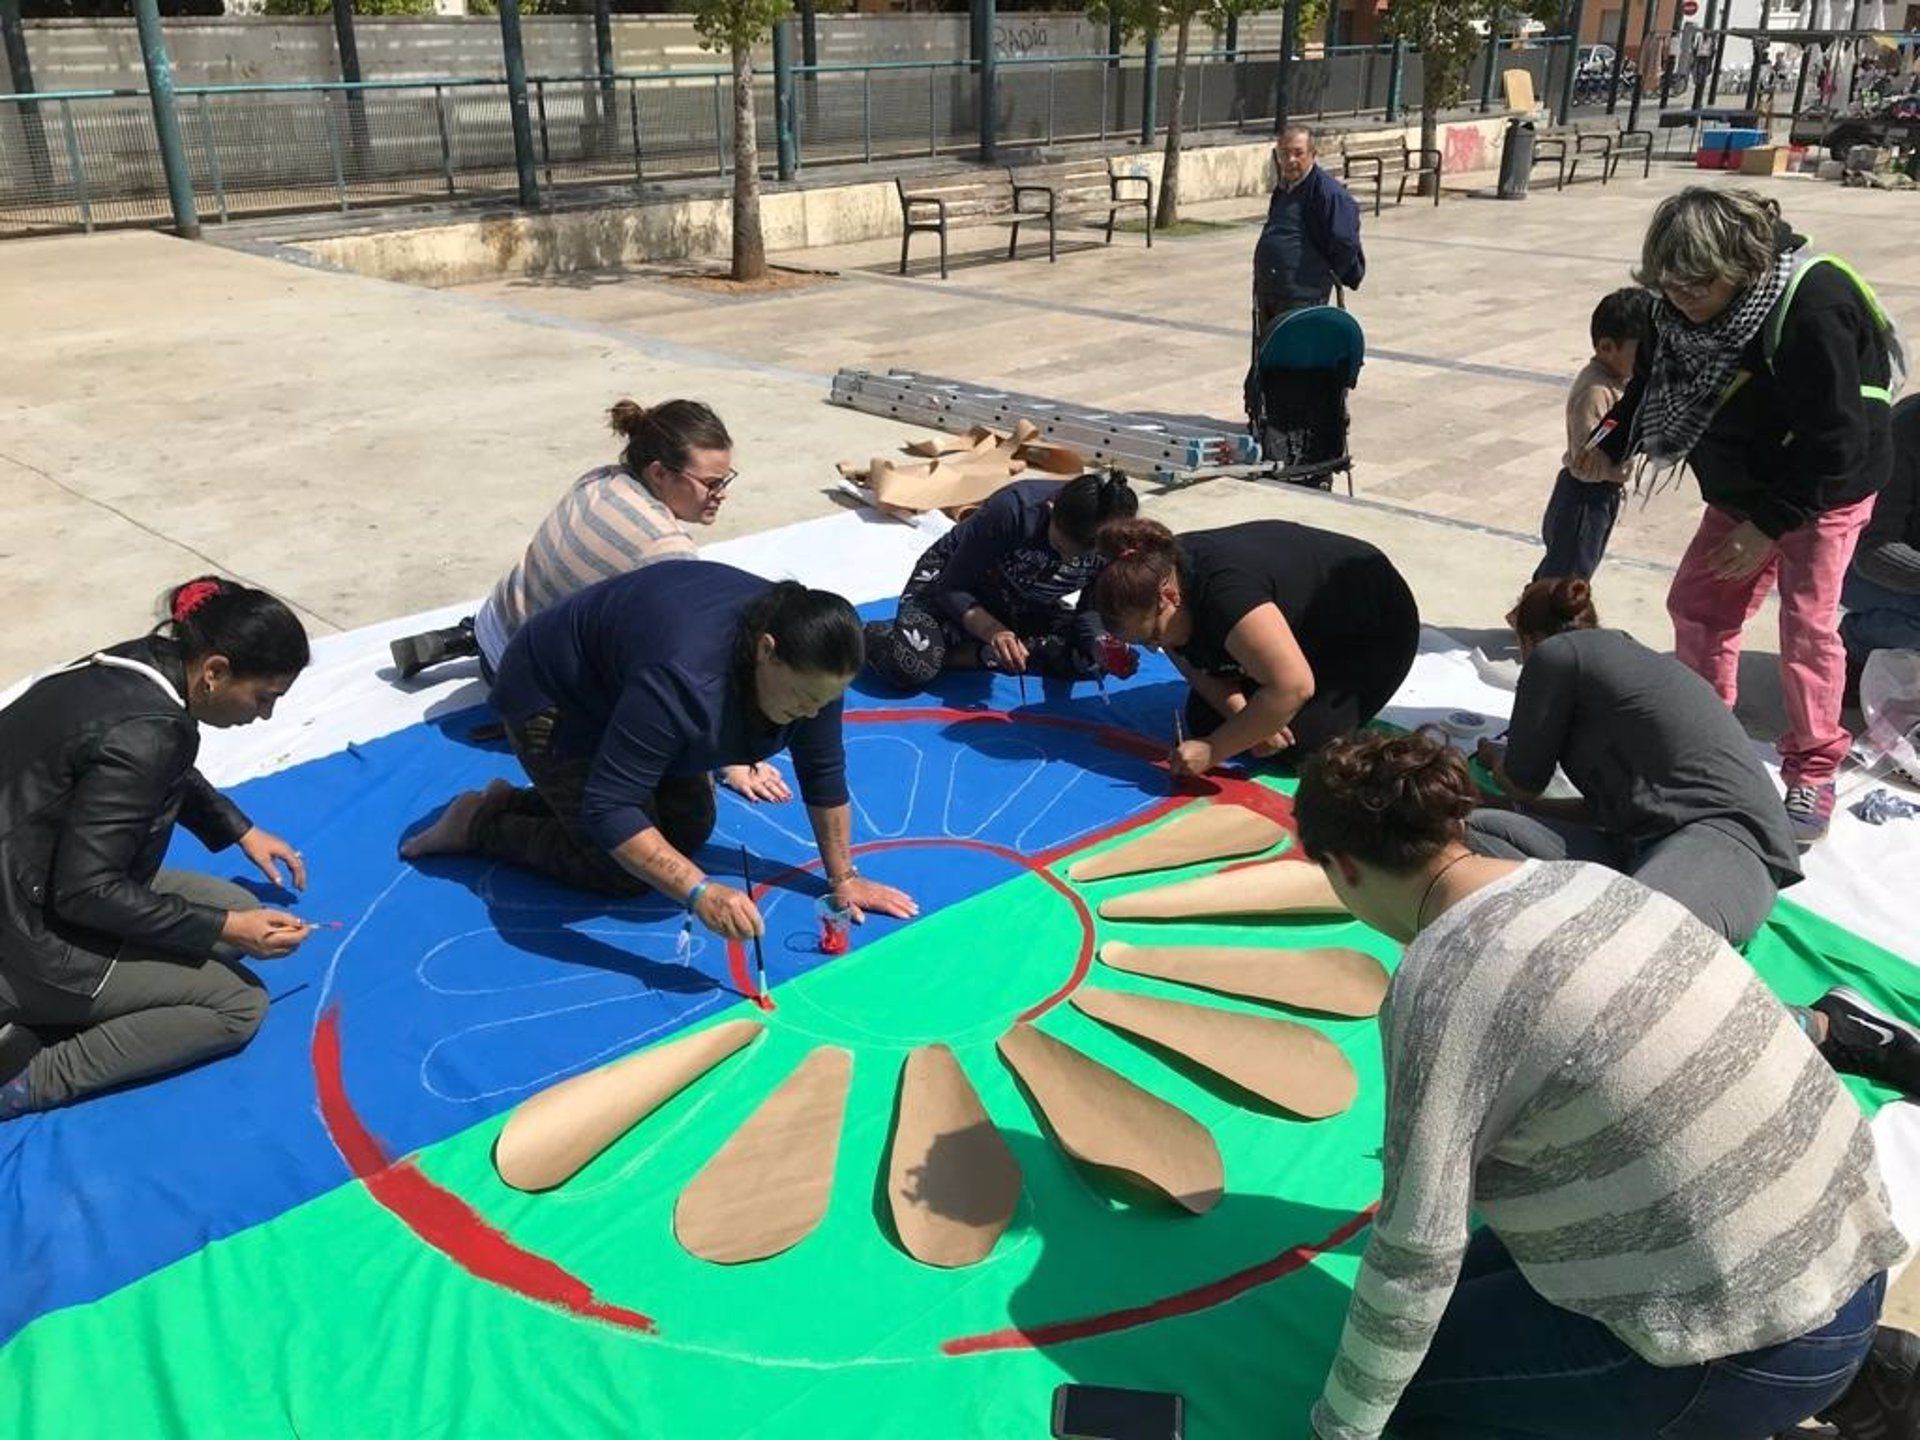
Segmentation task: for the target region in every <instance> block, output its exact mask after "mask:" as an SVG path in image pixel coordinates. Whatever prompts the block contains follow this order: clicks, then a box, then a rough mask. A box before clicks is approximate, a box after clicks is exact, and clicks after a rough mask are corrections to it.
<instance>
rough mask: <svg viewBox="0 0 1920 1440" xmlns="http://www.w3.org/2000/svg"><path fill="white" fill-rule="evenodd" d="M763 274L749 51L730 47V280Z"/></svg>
mask: <svg viewBox="0 0 1920 1440" xmlns="http://www.w3.org/2000/svg"><path fill="white" fill-rule="evenodd" d="M766 273H767V241H766V237H765V236H764V235H762V234H761V233H760V148H759V136H758V134H757V126H756V123H755V118H754V110H753V51H752V49H751V48H749V47H748V46H745V45H735V46H734V47H733V278H734V279H736V280H759V279H763V278H764V277H765V276H766Z"/></svg>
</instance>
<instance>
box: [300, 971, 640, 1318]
mask: <svg viewBox="0 0 1920 1440" xmlns="http://www.w3.org/2000/svg"><path fill="white" fill-rule="evenodd" d="M312 1059H313V1077H314V1086H315V1089H316V1090H317V1092H318V1094H319V1098H320V1119H321V1121H322V1123H324V1124H325V1125H326V1127H327V1134H328V1136H329V1137H330V1138H331V1139H332V1141H333V1144H334V1148H335V1149H336V1150H338V1151H339V1152H340V1156H341V1158H342V1159H344V1160H345V1161H346V1162H347V1168H348V1169H349V1170H351V1171H352V1172H353V1174H354V1177H355V1178H356V1179H358V1180H359V1181H360V1182H361V1183H362V1184H363V1185H365V1186H366V1187H367V1193H368V1194H369V1195H371V1196H372V1197H373V1198H374V1200H375V1202H376V1203H378V1204H379V1205H380V1207H381V1208H382V1209H384V1210H386V1211H388V1212H389V1213H391V1214H392V1215H393V1216H394V1217H395V1218H396V1219H397V1220H399V1221H400V1223H401V1224H403V1225H405V1226H406V1227H407V1228H408V1229H409V1230H411V1231H413V1233H414V1234H416V1235H418V1236H419V1237H420V1238H421V1239H422V1240H424V1241H425V1242H426V1243H427V1244H428V1245H429V1246H431V1247H432V1248H433V1249H435V1250H438V1251H439V1252H440V1253H441V1254H442V1255H445V1256H446V1257H447V1258H448V1259H449V1260H451V1261H453V1263H454V1264H456V1265H458V1266H459V1267H460V1268H461V1269H462V1270H465V1271H466V1272H467V1273H468V1274H469V1275H472V1276H473V1277H474V1278H475V1279H478V1280H484V1281H487V1282H489V1283H490V1284H494V1285H498V1286H499V1287H500V1288H501V1289H503V1290H508V1291H511V1292H512V1293H513V1294H516V1295H519V1296H522V1297H524V1298H526V1299H528V1300H532V1301H535V1302H537V1303H538V1304H541V1305H549V1306H552V1307H553V1308H554V1309H556V1310H564V1311H566V1312H567V1313H568V1314H571V1315H578V1316H581V1317H582V1318H584V1319H588V1320H603V1321H605V1322H606V1323H607V1324H609V1325H615V1326H618V1327H619V1328H620V1329H622V1330H634V1331H638V1332H639V1333H641V1334H643V1335H652V1334H655V1333H657V1330H658V1327H657V1326H655V1324H654V1323H653V1321H652V1320H651V1319H649V1318H648V1317H647V1316H645V1315H642V1314H641V1313H640V1312H639V1311H638V1310H628V1309H626V1308H624V1307H623V1306H619V1305H609V1304H607V1303H606V1302H604V1301H602V1300H597V1299H595V1298H594V1294H593V1291H592V1290H591V1289H590V1288H589V1287H588V1286H587V1283H586V1282H585V1281H584V1280H581V1279H579V1278H578V1277H576V1276H574V1275H572V1274H570V1273H568V1272H567V1271H566V1270H564V1269H562V1268H561V1267H560V1266H558V1265H556V1264H555V1263H554V1262H553V1261H551V1260H548V1259H547V1258H545V1257H544V1256H541V1255H535V1254H534V1253H533V1252H532V1251H530V1250H523V1249H521V1248H520V1247H519V1246H518V1245H516V1244H514V1243H513V1241H512V1240H510V1239H508V1238H507V1236H506V1235H505V1233H503V1232H502V1231H499V1230H496V1229H495V1228H494V1227H493V1226H491V1225H489V1224H488V1223H487V1222H486V1221H485V1220H484V1219H483V1218H481V1215H480V1213H479V1212H478V1211H477V1210H475V1209H474V1208H473V1207H472V1206H471V1205H469V1204H468V1203H467V1202H466V1201H465V1200H462V1199H461V1198H460V1197H459V1196H458V1195H455V1194H454V1193H453V1192H452V1191H450V1190H447V1189H445V1188H443V1187H442V1186H440V1185H438V1184H436V1183H435V1182H434V1181H432V1180H430V1179H428V1178H427V1175H426V1173H425V1172H424V1171H422V1170H421V1169H420V1167H419V1166H418V1165H417V1164H415V1163H414V1162H413V1161H412V1160H401V1161H399V1162H398V1163H395V1162H394V1161H392V1160H390V1159H388V1157H387V1152H386V1147H385V1146H384V1145H382V1144H381V1143H380V1141H379V1139H378V1138H377V1137H376V1136H375V1135H374V1133H373V1132H372V1131H371V1130H369V1129H368V1128H367V1126H366V1123H365V1122H364V1121H363V1120H361V1118H360V1115H359V1112H357V1111H356V1110H355V1109H354V1108H353V1102H352V1101H351V1100H350V1099H349V1098H348V1097H347V1086H346V1080H345V1077H344V1074H343V1072H342V1069H341V1064H340V1007H339V1005H338V1004H335V1005H331V1006H329V1007H328V1008H327V1011H326V1013H325V1014H324V1015H322V1016H321V1017H320V1021H319V1023H318V1024H317V1025H315V1026H314V1027H313V1052H312Z"/></svg>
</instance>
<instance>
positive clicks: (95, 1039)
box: [0, 870, 267, 1110]
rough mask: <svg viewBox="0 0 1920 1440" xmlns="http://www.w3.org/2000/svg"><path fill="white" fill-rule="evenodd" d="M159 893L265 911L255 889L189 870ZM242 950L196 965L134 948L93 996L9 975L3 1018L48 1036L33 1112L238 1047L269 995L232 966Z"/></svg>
mask: <svg viewBox="0 0 1920 1440" xmlns="http://www.w3.org/2000/svg"><path fill="white" fill-rule="evenodd" d="M153 889H155V890H161V891H165V892H167V893H168V894H172V895H178V896H180V897H181V898H182V899H185V900H190V901H192V902H193V903H194V904H196V905H209V906H212V907H214V908H215V909H220V910H257V909H258V908H259V906H260V901H259V899H258V898H257V897H256V896H255V895H254V894H253V893H252V892H251V891H248V890H243V889H241V888H240V887H239V886H238V885H235V884H232V883H230V882H229V881H226V880H216V879H214V878H213V877H212V876H211V875H197V874H193V873H191V872H188V871H182V870H163V871H161V872H160V873H159V874H158V875H156V876H155V877H154V880H153ZM239 953H240V952H239V951H237V950H235V949H234V948H233V947H231V946H229V945H223V944H216V945H215V946H214V948H213V953H212V954H211V955H208V956H205V957H203V958H201V959H198V960H196V959H193V958H191V957H188V956H184V955H173V954H167V953H163V952H161V951H158V950H152V949H146V948H143V947H141V946H140V945H138V944H135V943H132V942H129V943H127V944H126V945H123V946H122V947H121V949H120V953H119V955H118V957H117V958H116V959H115V960H114V963H113V969H112V970H110V971H109V972H108V973H107V980H106V983H105V984H104V985H102V986H101V987H100V993H99V994H98V995H92V996H87V995H75V994H72V993H70V992H68V991H65V990H55V989H53V988H52V987H50V986H46V985H40V984H37V983H35V982H34V981H32V980H29V979H26V978H15V977H11V976H10V977H9V978H8V984H9V985H10V986H11V987H12V989H13V990H14V993H15V1003H14V1005H13V1007H12V1013H11V1014H0V1020H12V1021H14V1022H15V1023H17V1024H20V1025H24V1026H26V1027H27V1028H28V1029H30V1030H33V1031H34V1032H36V1033H37V1034H38V1033H41V1032H43V1031H44V1032H46V1034H45V1035H43V1038H44V1039H46V1040H48V1041H49V1043H47V1044H46V1046H45V1048H44V1049H42V1050H41V1051H40V1053H39V1054H37V1055H35V1056H34V1057H33V1059H32V1060H31V1061H30V1062H29V1063H28V1065H27V1089H28V1092H29V1094H30V1096H31V1098H32V1101H33V1106H34V1108H35V1109H37V1110H48V1109H52V1108H53V1107H54V1106H56V1105H69V1104H71V1103H73V1102H74V1101H75V1100H84V1099H85V1098H86V1097H87V1096H89V1095H92V1094H94V1093H95V1092H96V1091H100V1090H107V1089H111V1088H112V1087H113V1086H115V1085H126V1084H130V1083H131V1082H133V1081H135V1080H144V1079H146V1078H147V1077H149V1076H152V1075H165V1074H169V1073H170V1072H172V1071H175V1070H184V1069H185V1068H186V1067H187V1066H189V1065H197V1064H199V1063H200V1062H201V1061H203V1060H211V1059H212V1058H213V1057H214V1056H216V1055H225V1054H227V1053H228V1052H230V1051H233V1050H238V1049H240V1047H241V1046H243V1045H245V1044H246V1043H247V1042H248V1041H249V1040H251V1039H252V1038H253V1035H254V1032H255V1031H256V1030H258V1029H259V1028H260V1022H261V1021H262V1020H263V1019H265V1018H266V1014H267V992H266V991H265V990H264V989H263V988H261V985H260V982H259V981H258V980H256V979H254V978H253V976H251V975H249V974H248V973H247V972H246V971H245V970H242V969H241V968H240V967H239V966H238V965H237V964H234V963H233V962H234V960H236V959H237V958H238V956H239ZM56 1035H57V1036H58V1038H54V1037H55V1036H56Z"/></svg>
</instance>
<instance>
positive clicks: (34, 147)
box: [0, 0, 53, 185]
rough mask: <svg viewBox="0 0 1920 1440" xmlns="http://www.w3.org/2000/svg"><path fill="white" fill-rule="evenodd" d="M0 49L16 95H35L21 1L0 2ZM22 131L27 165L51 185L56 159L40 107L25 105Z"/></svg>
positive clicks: (38, 178) (40, 181)
mask: <svg viewBox="0 0 1920 1440" xmlns="http://www.w3.org/2000/svg"><path fill="white" fill-rule="evenodd" d="M0 49H5V50H6V52H7V73H8V74H9V75H10V76H12V78H13V93H14V94H16V95H31V94H33V93H34V91H33V62H32V60H31V59H30V58H29V57H28V55H27V32H26V27H25V26H23V25H22V24H21V23H20V0H0ZM20 131H21V136H22V138H23V139H24V140H25V141H26V146H27V163H28V165H29V167H30V168H31V169H32V171H33V178H34V183H35V184H38V185H46V184H49V183H50V182H51V181H52V179H53V160H52V157H51V155H50V153H49V152H48V150H47V131H46V126H45V124H44V122H42V120H41V119H40V107H39V106H38V105H34V104H29V103H25V102H22V104H21V106H20Z"/></svg>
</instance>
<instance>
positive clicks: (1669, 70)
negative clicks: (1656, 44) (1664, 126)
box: [1660, 0, 1687, 115]
mask: <svg viewBox="0 0 1920 1440" xmlns="http://www.w3.org/2000/svg"><path fill="white" fill-rule="evenodd" d="M1686 3H1687V0H1673V23H1672V24H1671V25H1669V26H1668V27H1667V29H1668V31H1669V34H1668V36H1667V53H1668V54H1670V55H1672V56H1673V64H1671V65H1669V64H1667V63H1666V62H1665V60H1664V59H1663V60H1662V61H1661V64H1660V113H1661V114H1663V115H1664V114H1666V111H1667V106H1668V104H1669V103H1670V102H1671V101H1672V98H1673V82H1674V80H1675V78H1676V73H1675V72H1677V71H1678V70H1679V69H1680V25H1681V22H1682V21H1684V20H1685V19H1686V18H1687V12H1686Z"/></svg>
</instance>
